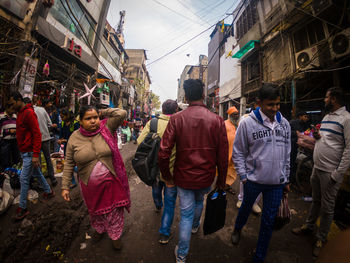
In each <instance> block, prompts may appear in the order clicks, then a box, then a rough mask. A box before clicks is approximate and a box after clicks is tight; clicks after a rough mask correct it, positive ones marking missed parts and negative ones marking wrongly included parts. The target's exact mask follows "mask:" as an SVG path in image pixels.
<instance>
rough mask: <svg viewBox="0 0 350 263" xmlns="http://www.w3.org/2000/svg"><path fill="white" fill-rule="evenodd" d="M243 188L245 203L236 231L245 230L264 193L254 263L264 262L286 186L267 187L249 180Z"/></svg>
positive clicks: (243, 203)
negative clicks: (244, 227)
mask: <svg viewBox="0 0 350 263" xmlns="http://www.w3.org/2000/svg"><path fill="white" fill-rule="evenodd" d="M243 187H244V196H243V202H242V205H241V208H240V209H239V212H238V216H237V219H236V223H235V229H236V230H241V229H242V228H243V226H244V225H245V224H246V222H247V220H248V217H249V215H250V212H251V210H252V206H253V204H254V202H255V200H256V198H257V197H258V195H259V194H260V193H262V196H263V209H262V216H261V223H260V231H259V238H258V244H257V246H256V252H255V255H254V260H253V262H254V263H257V262H264V260H265V257H266V253H267V249H268V247H269V243H270V239H271V235H272V230H273V225H274V222H275V217H276V215H277V212H278V208H279V206H280V204H281V200H282V196H283V188H284V184H282V185H265V184H257V183H253V182H251V181H249V180H248V181H247V182H246V183H245V184H244V186H243Z"/></svg>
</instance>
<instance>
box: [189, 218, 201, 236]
mask: <svg viewBox="0 0 350 263" xmlns="http://www.w3.org/2000/svg"><path fill="white" fill-rule="evenodd" d="M200 226H201V221H199V225H198V226H197V227H193V228H192V231H191V232H192V234H197V232H198V230H199V227H200Z"/></svg>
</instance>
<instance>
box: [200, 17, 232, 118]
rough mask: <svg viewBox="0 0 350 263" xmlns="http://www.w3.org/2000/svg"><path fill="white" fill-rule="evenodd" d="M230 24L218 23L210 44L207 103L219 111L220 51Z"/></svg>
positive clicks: (212, 109)
mask: <svg viewBox="0 0 350 263" xmlns="http://www.w3.org/2000/svg"><path fill="white" fill-rule="evenodd" d="M230 29H231V27H230V25H227V24H223V22H222V21H221V22H219V23H217V25H216V26H215V28H214V30H213V32H212V33H211V34H210V41H209V44H208V67H207V71H208V73H207V74H208V78H207V89H206V90H205V94H204V95H205V98H206V104H207V106H208V108H209V109H210V110H211V111H213V112H215V113H219V105H220V103H219V101H220V99H219V92H220V53H221V52H222V46H223V44H224V41H225V39H224V37H225V35H226V34H227V30H230Z"/></svg>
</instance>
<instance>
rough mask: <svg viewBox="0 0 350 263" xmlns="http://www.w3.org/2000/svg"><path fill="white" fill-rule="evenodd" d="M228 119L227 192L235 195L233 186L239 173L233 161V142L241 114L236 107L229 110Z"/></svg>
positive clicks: (226, 123)
mask: <svg viewBox="0 0 350 263" xmlns="http://www.w3.org/2000/svg"><path fill="white" fill-rule="evenodd" d="M227 114H228V119H227V120H226V121H225V127H226V133H227V140H228V167H227V176H226V187H225V190H226V191H227V192H229V193H232V194H234V192H233V190H232V188H231V186H232V185H233V183H234V182H235V181H236V177H237V173H236V170H235V167H234V164H233V161H232V149H233V142H234V140H235V136H236V129H237V126H238V119H239V113H238V110H237V108H236V107H235V106H232V107H231V108H229V109H228V110H227Z"/></svg>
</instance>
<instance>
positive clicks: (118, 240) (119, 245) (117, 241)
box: [112, 238, 123, 250]
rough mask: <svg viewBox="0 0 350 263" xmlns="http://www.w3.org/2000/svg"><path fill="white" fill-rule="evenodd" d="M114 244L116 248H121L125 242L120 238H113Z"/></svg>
mask: <svg viewBox="0 0 350 263" xmlns="http://www.w3.org/2000/svg"><path fill="white" fill-rule="evenodd" d="M112 244H113V247H114V249H115V250H121V249H122V247H123V243H122V240H121V239H120V238H119V239H117V240H112Z"/></svg>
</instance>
